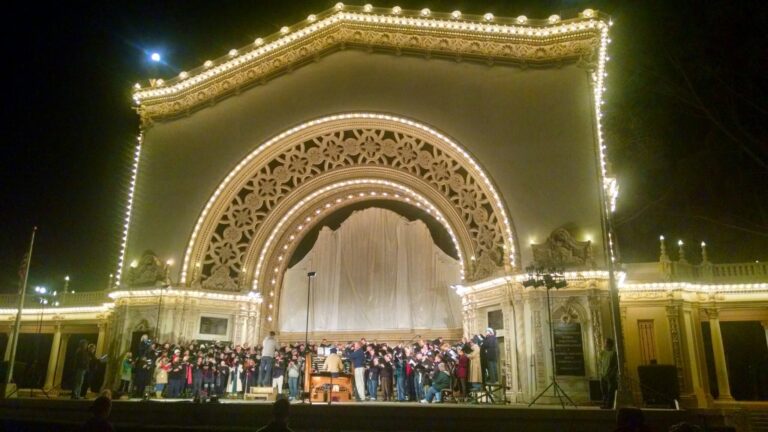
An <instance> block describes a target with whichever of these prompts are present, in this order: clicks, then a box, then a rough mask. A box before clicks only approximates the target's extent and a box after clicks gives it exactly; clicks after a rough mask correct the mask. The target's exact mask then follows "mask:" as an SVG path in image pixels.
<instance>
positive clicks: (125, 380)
mask: <svg viewBox="0 0 768 432" xmlns="http://www.w3.org/2000/svg"><path fill="white" fill-rule="evenodd" d="M132 373H133V354H131V352H130V351H127V352H126V353H125V354H123V360H122V361H121V362H120V388H118V389H117V391H118V392H120V393H128V392H129V391H130V390H131V375H132Z"/></svg>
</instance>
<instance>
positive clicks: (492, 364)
mask: <svg viewBox="0 0 768 432" xmlns="http://www.w3.org/2000/svg"><path fill="white" fill-rule="evenodd" d="M483 354H485V364H486V368H487V369H488V375H487V379H486V382H487V383H489V384H496V383H497V382H499V378H498V376H499V363H498V358H499V345H498V343H497V342H496V334H495V333H494V331H493V329H492V328H490V327H488V329H486V334H485V340H484V341H483Z"/></svg>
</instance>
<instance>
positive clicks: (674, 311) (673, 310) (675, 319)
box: [666, 303, 686, 392]
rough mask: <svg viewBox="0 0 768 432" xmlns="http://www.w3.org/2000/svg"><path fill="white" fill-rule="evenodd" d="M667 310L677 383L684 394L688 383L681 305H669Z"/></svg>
mask: <svg viewBox="0 0 768 432" xmlns="http://www.w3.org/2000/svg"><path fill="white" fill-rule="evenodd" d="M666 310H667V322H668V323H669V340H670V341H671V343H672V357H673V358H674V360H675V368H676V369H677V383H678V385H679V388H680V391H681V392H684V391H685V389H686V385H685V384H686V382H685V376H684V373H683V369H684V367H685V362H684V360H683V349H682V340H681V338H682V335H681V331H680V305H678V304H676V303H672V304H669V305H667V307H666Z"/></svg>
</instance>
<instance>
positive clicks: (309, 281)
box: [304, 271, 317, 350]
mask: <svg viewBox="0 0 768 432" xmlns="http://www.w3.org/2000/svg"><path fill="white" fill-rule="evenodd" d="M316 274H317V272H313V271H311V272H307V324H306V326H305V327H304V349H305V350H308V349H309V294H310V292H311V285H312V278H313V277H315V275H316Z"/></svg>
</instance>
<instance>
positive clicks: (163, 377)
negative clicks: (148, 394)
mask: <svg viewBox="0 0 768 432" xmlns="http://www.w3.org/2000/svg"><path fill="white" fill-rule="evenodd" d="M169 369H170V364H169V363H168V359H167V358H166V357H165V356H163V357H160V358H159V359H157V366H156V367H155V396H156V397H157V398H158V399H160V398H162V397H163V390H165V385H166V384H168V370H169Z"/></svg>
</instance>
